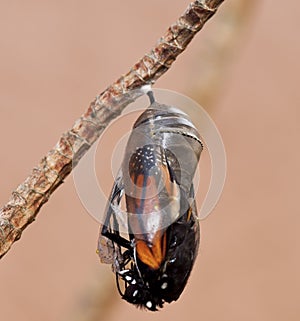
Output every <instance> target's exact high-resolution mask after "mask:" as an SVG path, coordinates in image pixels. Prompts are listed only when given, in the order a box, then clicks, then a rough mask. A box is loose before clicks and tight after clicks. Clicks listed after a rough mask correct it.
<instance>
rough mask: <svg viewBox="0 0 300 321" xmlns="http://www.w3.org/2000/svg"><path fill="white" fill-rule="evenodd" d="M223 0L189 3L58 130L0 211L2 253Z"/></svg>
mask: <svg viewBox="0 0 300 321" xmlns="http://www.w3.org/2000/svg"><path fill="white" fill-rule="evenodd" d="M223 1H224V0H198V1H194V2H192V3H191V4H190V5H189V7H188V9H187V10H186V11H185V13H184V14H183V15H182V16H181V17H180V18H179V19H178V21H177V22H176V23H175V24H173V25H172V26H171V27H170V28H169V29H168V30H167V32H166V33H165V35H164V36H163V37H162V38H161V39H160V40H159V42H158V44H157V45H156V46H155V47H154V48H153V49H152V50H151V51H150V53H149V54H146V55H145V56H144V57H143V58H142V59H141V60H140V61H138V62H137V63H136V64H135V65H134V66H133V67H132V68H131V70H130V71H129V72H128V73H127V74H125V75H124V76H122V77H120V78H119V79H118V80H117V81H116V82H115V83H113V84H112V85H111V86H109V87H108V88H107V89H106V90H105V91H103V92H102V93H101V94H100V95H98V96H97V97H96V98H95V100H94V101H93V102H92V103H91V104H90V106H89V108H88V109H87V111H86V112H85V113H84V114H83V115H82V116H81V117H80V118H79V119H78V120H77V121H76V122H75V124H74V126H73V128H72V129H71V130H69V131H67V132H66V133H64V134H63V135H62V137H61V138H60V139H59V141H58V143H57V144H56V146H55V147H54V148H53V149H52V150H50V151H49V152H48V154H47V155H46V156H45V157H44V158H43V159H42V160H41V161H40V163H39V164H38V166H37V167H36V168H34V169H33V171H32V173H31V175H30V176H29V177H28V178H27V179H26V180H25V182H24V183H22V184H21V185H19V186H18V188H17V189H16V190H15V191H14V192H13V193H12V196H11V198H10V200H9V202H8V203H7V204H6V205H5V206H4V207H3V208H2V209H1V210H0V257H2V256H3V255H4V254H5V253H7V251H8V250H9V249H10V247H11V245H12V244H13V243H14V242H15V241H16V240H18V239H19V238H20V237H21V234H22V231H23V230H24V229H25V228H26V226H28V225H29V224H30V223H31V222H32V221H34V219H35V217H36V215H37V213H38V212H39V210H40V208H41V207H42V206H43V204H44V203H46V202H47V201H48V199H49V197H50V195H51V194H52V193H53V192H54V190H55V189H56V188H57V187H58V186H59V185H60V184H61V183H62V182H63V180H64V179H65V178H66V177H67V176H68V174H69V173H70V172H71V171H72V168H73V167H74V166H75V165H76V164H77V162H78V161H79V160H80V158H81V157H82V156H83V155H84V154H85V153H86V152H87V150H88V149H89V148H90V146H91V145H92V144H93V143H94V142H95V141H96V140H97V138H98V137H99V136H100V134H101V133H102V132H103V130H104V129H105V127H106V126H107V125H108V124H109V122H110V121H112V120H113V119H114V118H116V117H117V116H118V115H119V114H120V113H121V112H122V111H123V109H124V108H125V107H126V106H127V105H128V104H129V103H130V102H131V101H132V100H135V99H136V98H138V96H140V95H141V92H139V91H136V92H133V93H132V91H133V90H134V89H138V88H140V87H141V86H143V85H145V84H151V83H154V82H155V81H156V80H157V79H158V78H159V77H160V76H162V75H163V74H164V73H165V72H166V71H167V70H168V69H169V68H170V67H171V65H172V63H173V62H174V61H175V59H176V58H177V56H178V55H179V54H180V53H182V52H183V51H184V50H185V48H186V47H187V45H188V44H189V43H190V41H191V40H192V39H193V37H194V36H195V34H196V33H197V32H198V31H199V30H201V28H202V27H203V26H204V24H205V22H206V21H207V20H208V19H209V18H210V17H212V16H213V15H214V13H215V12H216V11H217V8H218V6H219V5H220V4H221V3H222V2H223Z"/></svg>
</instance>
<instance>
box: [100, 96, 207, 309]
mask: <svg viewBox="0 0 300 321" xmlns="http://www.w3.org/2000/svg"><path fill="white" fill-rule="evenodd" d="M148 96H149V98H150V106H149V107H148V108H147V109H146V110H145V111H144V112H143V113H142V114H141V115H140V117H139V118H138V119H137V120H136V122H135V124H134V126H133V129H132V132H131V134H130V137H129V140H128V143H127V146H126V151H125V155H124V159H123V162H122V166H121V169H120V172H119V174H118V177H117V179H116V181H115V183H114V186H113V189H112V192H111V195H110V199H109V201H108V204H107V209H106V216H105V221H104V224H103V226H102V227H101V231H100V236H99V241H98V250H97V252H98V254H99V256H100V259H101V261H102V262H105V263H111V264H112V267H113V271H114V272H115V274H116V283H117V288H118V291H119V293H120V295H121V297H122V298H123V299H125V300H126V301H128V302H130V303H132V304H134V305H136V306H137V307H141V308H146V309H148V310H151V311H156V310H157V309H158V308H162V307H163V304H164V302H168V303H170V302H172V301H176V300H177V299H178V298H179V296H180V295H181V293H182V291H183V289H184V287H185V285H186V283H187V280H188V278H189V275H190V272H191V270H192V267H193V264H194V261H195V258H196V256H197V252H198V247H199V240H200V227H199V222H198V218H197V210H196V204H195V199H194V190H193V189H194V188H193V178H194V174H195V171H196V167H197V164H198V162H199V158H200V153H201V151H202V149H203V145H202V143H201V139H200V135H199V133H198V131H197V129H196V128H195V126H194V125H193V124H192V122H191V120H190V119H189V117H188V116H187V115H186V114H185V113H183V112H182V111H180V110H179V109H176V108H174V107H170V106H167V105H164V104H160V103H158V102H157V101H155V99H154V96H153V93H152V92H148ZM124 195H125V198H124V197H123V196H124ZM124 199H125V204H126V205H125V211H122V209H121V202H122V200H124ZM122 228H123V232H122V231H121V230H122ZM124 228H125V231H124Z"/></svg>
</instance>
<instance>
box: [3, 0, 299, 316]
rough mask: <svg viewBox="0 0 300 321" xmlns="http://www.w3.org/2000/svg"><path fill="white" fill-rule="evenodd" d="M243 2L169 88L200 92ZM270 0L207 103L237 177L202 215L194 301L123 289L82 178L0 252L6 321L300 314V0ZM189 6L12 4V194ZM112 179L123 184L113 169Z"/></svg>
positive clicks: (180, 67)
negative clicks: (151, 305)
mask: <svg viewBox="0 0 300 321" xmlns="http://www.w3.org/2000/svg"><path fill="white" fill-rule="evenodd" d="M232 2H234V1H233V0H231V1H230V0H227V1H225V3H224V4H223V6H222V8H221V9H220V13H219V14H217V16H216V17H215V18H213V19H212V20H211V21H210V22H209V23H208V24H207V26H205V29H204V30H203V32H201V33H200V34H199V35H198V36H197V37H196V39H195V40H194V41H193V43H192V44H191V46H190V47H189V48H188V50H187V51H186V52H185V53H184V54H183V55H182V56H180V57H179V59H178V61H177V62H176V63H175V64H174V66H173V68H172V69H171V70H170V71H169V72H168V73H167V74H166V75H165V76H164V77H163V78H162V79H161V80H159V81H158V82H157V84H156V86H157V87H161V88H169V89H172V90H177V91H179V92H181V93H184V94H188V95H190V96H191V97H193V98H194V99H197V98H199V95H198V94H199V93H200V92H201V88H202V87H201V86H200V85H201V83H203V81H204V82H206V79H205V77H204V76H205V73H207V64H205V61H206V60H209V59H208V57H207V55H208V53H207V52H206V51H205V50H206V49H205V48H207V47H208V46H210V41H209V39H212V38H217V37H218V35H217V36H216V33H217V34H218V33H219V32H220V35H221V36H222V32H223V31H224V28H225V30H226V27H224V25H222V24H219V19H222V16H223V15H224V12H225V11H226V8H225V7H227V6H231V5H232ZM235 2H238V0H237V1H235ZM258 2H259V3H257V5H256V6H255V8H254V10H253V12H251V14H249V15H248V12H244V14H245V16H247V18H246V19H247V21H246V23H244V27H243V28H241V30H239V33H238V35H237V37H238V39H237V40H236V41H233V42H232V44H231V47H232V48H231V50H230V51H228V52H227V54H226V57H227V58H226V59H227V60H228V64H227V67H226V68H224V69H222V70H221V82H222V83H221V86H220V87H219V86H218V85H216V87H212V88H213V89H214V90H215V91H216V94H215V97H214V99H213V100H212V99H210V100H207V102H206V103H205V107H206V108H207V109H208V110H210V112H211V116H212V117H213V119H214V120H215V122H216V124H217V125H218V128H219V130H220V132H221V134H222V136H223V139H224V143H225V147H226V151H227V158H228V172H227V181H226V185H225V189H224V193H223V195H222V198H221V201H220V202H219V204H218V206H217V207H216V209H215V210H214V212H213V213H212V214H211V215H210V216H209V217H208V218H207V219H206V220H204V221H203V222H202V240H201V247H200V253H199V257H198V260H197V264H196V266H195V268H194V270H193V273H192V276H191V279H190V282H189V283H188V286H187V288H186V290H185V291H184V293H183V295H182V297H181V298H180V300H179V301H178V302H176V303H173V304H171V305H166V307H165V308H164V309H163V310H162V311H161V312H158V313H156V314H153V313H150V312H143V311H139V310H137V309H135V308H134V307H133V306H131V305H129V304H127V303H126V302H124V301H122V300H121V299H120V298H119V295H118V293H117V290H116V288H115V286H114V276H113V274H112V273H110V267H108V266H105V265H101V264H100V263H99V261H98V258H97V256H96V254H95V249H96V242H97V234H98V224H97V223H96V222H95V221H94V220H93V219H92V218H91V217H90V216H89V215H88V214H87V213H86V211H85V209H84V208H83V207H82V205H81V203H80V201H79V199H78V197H77V195H76V191H75V189H74V185H73V180H72V177H69V178H68V179H67V181H66V183H65V184H64V185H63V186H61V187H60V188H59V189H58V190H57V191H56V192H55V194H54V195H53V196H52V197H51V200H50V201H49V202H48V204H46V205H45V206H44V207H43V208H42V211H41V213H40V214H39V216H38V218H37V220H36V222H35V223H33V224H32V225H30V226H29V227H28V228H27V229H26V231H25V232H24V233H23V235H22V238H21V240H20V241H19V242H17V243H16V244H15V245H14V246H13V248H12V249H11V251H10V252H9V253H8V254H7V255H6V256H5V257H4V258H3V259H2V260H1V262H0V313H1V315H0V320H3V321H19V320H22V321H40V320H43V321H50V320H51V321H52V320H55V321H62V320H64V321H65V320H72V321H73V320H75V321H76V320H85V321H94V320H105V321H118V320H137V319H138V320H140V321H142V320H153V319H154V318H155V320H172V321H179V320H180V321H182V320H183V319H184V320H202V321H204V320H205V321H217V320H218V321H228V320H231V321H232V320H243V321H248V320H249V321H250V320H251V321H253V320H264V321H277V320H278V321H279V320H289V321H294V320H295V321H296V320H299V317H300V306H299V293H300V277H299V270H300V255H299V239H300V236H299V224H300V213H299V195H298V194H299V170H300V168H299V163H300V152H299V148H298V146H299V129H300V125H299V118H300V110H299V103H300V90H299V88H298V87H299V80H300V77H299V73H300V67H299V56H300V43H299V29H300V14H299V10H300V4H299V2H298V1H296V0H292V1H289V2H288V3H285V4H284V5H283V4H281V3H280V2H274V1H271V0H265V1H258ZM188 3H189V1H178V0H177V1H158V0H156V1H151V2H149V1H137V0H132V1H129V2H124V1H111V2H110V1H105V2H104V1H95V0H90V1H78V0H73V1H70V0H65V1H33V0H28V1H20V0H19V1H17V0H12V1H9V2H8V1H5V2H4V1H2V3H1V4H0V40H1V48H0V116H1V126H0V140H1V163H0V164H1V166H0V177H1V184H0V203H1V204H4V203H5V202H6V201H7V199H8V197H9V195H10V193H11V191H12V190H13V189H14V188H15V187H16V186H17V185H18V184H19V183H20V182H22V181H23V179H24V178H25V177H26V176H27V175H28V173H29V172H30V170H31V168H32V167H33V166H34V165H35V164H36V163H37V161H38V160H39V159H40V158H41V157H42V156H43V155H44V154H45V153H46V152H47V151H48V150H49V149H50V148H51V147H52V146H53V145H54V144H55V143H56V141H57V139H58V137H59V136H60V134H61V133H62V132H63V131H65V130H66V129H68V128H70V127H71V126H72V123H73V122H74V120H75V119H76V118H77V117H79V116H80V114H81V113H82V112H83V111H84V109H85V108H86V107H87V106H88V104H89V102H90V101H91V100H92V99H93V97H94V96H95V95H96V94H97V93H99V92H101V91H102V90H103V89H104V88H105V87H106V86H107V85H109V84H110V83H111V82H112V81H114V80H115V79H116V78H117V77H119V75H121V74H122V73H125V72H126V71H127V70H128V68H129V67H130V66H131V65H132V64H133V63H134V62H135V61H136V60H137V59H138V58H140V57H141V56H142V55H143V54H144V53H145V52H147V51H148V50H149V49H150V48H151V47H152V45H153V44H154V43H155V42H156V40H157V38H158V37H159V36H160V35H161V34H162V33H163V32H164V31H165V29H166V28H167V26H169V24H170V23H172V22H173V21H175V19H176V18H177V17H178V15H179V14H180V13H182V12H183V11H184V10H185V8H186V6H187V4H188ZM227 10H228V9H227ZM227 15H228V13H227ZM229 16H230V15H229ZM241 18H243V17H241ZM225 22H226V19H225ZM216 26H221V27H222V28H220V30H218V29H217V27H216ZM238 28H239V27H238ZM221 38H222V37H221ZM221 40H222V39H221ZM202 55H204V56H202ZM205 55H206V57H205ZM210 56H211V55H210ZM205 59H206V60H205ZM210 64H211V66H212V68H213V65H214V61H210ZM209 66H210V65H209ZM203 77H204V80H203ZM201 102H202V101H200V103H201ZM202 103H203V102H202ZM116 137H118V136H116ZM114 139H115V138H114ZM116 139H117V138H116ZM102 151H105V146H104V147H103V149H102ZM107 161H109V159H107ZM206 163H208V162H205V161H204V169H202V170H204V171H207V170H209V168H208V167H207V166H205V164H206ZM103 184H105V186H107V189H108V190H109V189H110V187H111V184H112V182H111V179H110V177H108V178H107V179H106V180H104V179H103ZM103 292H104V293H103Z"/></svg>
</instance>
